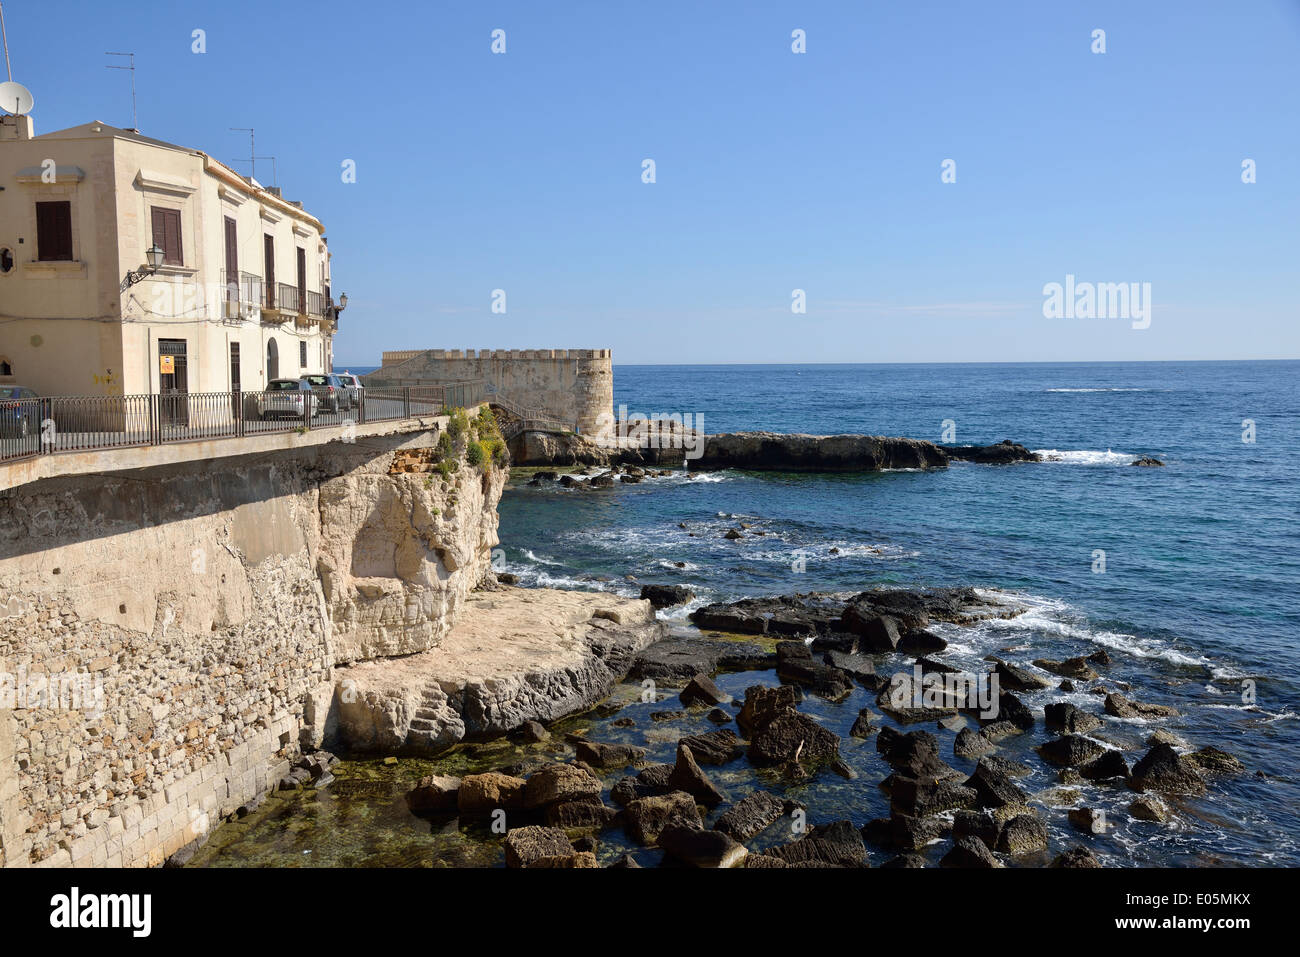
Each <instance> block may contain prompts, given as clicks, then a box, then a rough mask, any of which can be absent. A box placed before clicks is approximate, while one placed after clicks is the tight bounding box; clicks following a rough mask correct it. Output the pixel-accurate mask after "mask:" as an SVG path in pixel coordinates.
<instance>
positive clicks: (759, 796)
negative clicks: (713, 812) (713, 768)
mask: <svg viewBox="0 0 1300 957" xmlns="http://www.w3.org/2000/svg"><path fill="white" fill-rule="evenodd" d="M785 813H786V802H785V801H784V800H782V799H781V798H779V797H777V796H776V795H774V794H769V793H768V792H767V791H755V792H754V793H753V794H750V795H749V796H747V797H746V798H744V799H743V800H741V801H740V802H738V803H736V804H734V805H732V806H731V807H729V808H727V810H725V811H724V812H722V816H721V817H719V818H718V820H717V823H715V824H714V825H713V827H714V830H718V831H722V832H723V833H724V834H727V835H730V836H731V837H732V838H734V839H736V840H737V841H747V840H749V839H750V838H751V837H753V836H754V835H756V834H760V833H762V832H763V831H765V830H767V828H769V827H771V826H772V824H773V823H775V822H776V821H777V820H779V819H780V818H781V816H782V815H783V814H785Z"/></svg>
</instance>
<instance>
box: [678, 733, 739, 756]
mask: <svg viewBox="0 0 1300 957" xmlns="http://www.w3.org/2000/svg"><path fill="white" fill-rule="evenodd" d="M678 744H679V745H682V744H684V745H686V746H687V747H688V748H690V749H691V756H692V757H693V758H695V760H696V761H698V762H699V763H700V764H726V763H727V762H729V761H734V760H735V759H736V758H738V757H740V756H741V755H742V754H744V752H745V743H744V742H743V741H741V740H740V738H738V737H737V736H736V732H734V731H732V730H731V729H730V728H719V729H718V730H717V731H708V732H705V733H704V734H691V735H687V736H686V737H684V738H681V739H680V740H679V741H678Z"/></svg>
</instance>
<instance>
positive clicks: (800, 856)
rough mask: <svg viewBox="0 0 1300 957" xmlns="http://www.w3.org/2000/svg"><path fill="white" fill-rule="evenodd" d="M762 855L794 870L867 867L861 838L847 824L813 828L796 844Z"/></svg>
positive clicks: (852, 827)
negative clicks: (770, 856) (792, 867)
mask: <svg viewBox="0 0 1300 957" xmlns="http://www.w3.org/2000/svg"><path fill="white" fill-rule="evenodd" d="M766 853H768V854H770V855H772V856H773V857H776V858H779V859H780V860H783V861H785V862H786V863H787V864H790V865H794V866H812V867H863V866H865V865H866V863H867V848H866V846H865V845H864V844H863V843H862V835H861V834H860V833H859V832H858V829H857V828H856V827H854V826H853V824H852V823H851V822H849V821H836V822H835V823H833V824H827V825H824V826H822V827H818V828H814V829H813V830H812V831H811V832H810V833H808V834H806V835H804V836H803V837H801V838H799V839H798V840H796V841H791V842H790V843H789V844H783V845H781V846H780V847H774V848H771V849H770V850H768V851H767V852H766Z"/></svg>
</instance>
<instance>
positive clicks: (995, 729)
mask: <svg viewBox="0 0 1300 957" xmlns="http://www.w3.org/2000/svg"><path fill="white" fill-rule="evenodd" d="M1025 730H1026V729H1025V728H1022V727H1019V726H1018V725H1015V724H1012V723H1011V722H1010V721H994V722H993V723H992V724H986V725H985V726H984V727H983V728H981V729H980V733H981V734H982V735H984V737H986V738H988V739H989V740H990V741H992V742H993V743H994V744H997V743H998V742H999V741H1002V740H1005V739H1006V738H1010V737H1014V736H1015V735H1017V734H1024V733H1025Z"/></svg>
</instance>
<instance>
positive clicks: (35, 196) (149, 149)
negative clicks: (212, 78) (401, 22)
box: [0, 116, 338, 395]
mask: <svg viewBox="0 0 1300 957" xmlns="http://www.w3.org/2000/svg"><path fill="white" fill-rule="evenodd" d="M155 245H156V246H157V247H158V248H160V249H161V250H162V257H161V259H162V262H161V264H160V265H159V266H158V267H157V269H156V271H150V270H148V269H143V270H142V269H141V267H142V266H143V265H145V264H146V258H147V250H149V248H150V247H151V246H155ZM131 273H136V274H137V275H136V276H131V275H129V274H131ZM137 277H140V278H138V281H134V282H132V281H131V280H132V279H136V278H137ZM337 321H338V312H337V310H336V309H335V306H334V303H333V301H332V299H331V294H330V254H329V250H328V248H327V245H326V240H325V233H324V226H323V225H322V224H321V222H320V221H319V220H318V219H316V218H315V217H314V216H311V215H310V214H308V213H307V212H306V211H304V210H303V208H302V206H301V204H298V203H292V202H287V201H286V200H284V199H283V198H282V197H281V196H280V194H279V191H278V190H276V189H270V188H264V187H262V186H261V185H260V184H259V183H257V182H256V181H255V180H251V179H249V178H247V177H243V176H240V175H239V174H238V173H235V172H234V171H233V170H231V169H230V168H229V167H227V166H225V165H224V164H222V163H220V162H218V161H217V160H215V159H213V158H212V157H211V156H208V155H207V154H206V153H203V152H202V151H200V150H194V149H188V148H185V147H181V146H175V145H173V144H170V143H164V142H162V141H160V140H155V139H150V138H149V137H146V136H142V135H140V134H139V133H137V132H135V131H132V130H124V129H119V128H117V127H112V126H109V125H108V124H105V123H98V122H96V123H87V124H85V125H83V126H77V127H73V128H71V129H67V130H61V131H58V132H53V133H46V134H44V135H41V136H36V135H34V130H33V126H32V120H31V117H29V116H2V117H0V386H3V385H22V386H27V387H29V388H32V389H35V390H36V391H37V392H38V393H40V394H42V395H140V394H145V393H157V392H161V393H164V394H168V393H177V392H189V393H201V392H206V393H215V392H230V391H235V390H243V391H255V390H259V389H262V388H264V387H265V385H266V383H267V382H268V381H269V380H271V379H274V378H284V377H296V376H299V375H305V374H308V373H315V372H327V371H330V369H331V368H332V363H333V352H332V340H333V333H334V329H335V327H336V324H337Z"/></svg>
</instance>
